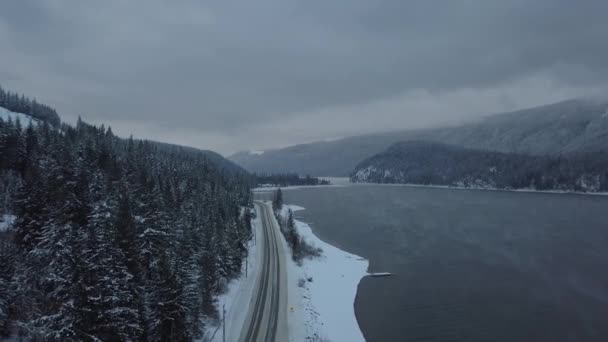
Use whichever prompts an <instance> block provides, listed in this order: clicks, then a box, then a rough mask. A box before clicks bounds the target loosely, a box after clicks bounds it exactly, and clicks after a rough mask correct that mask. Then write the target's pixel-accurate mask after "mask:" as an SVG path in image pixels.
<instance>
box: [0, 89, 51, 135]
mask: <svg viewBox="0 0 608 342" xmlns="http://www.w3.org/2000/svg"><path fill="white" fill-rule="evenodd" d="M0 107H4V108H6V109H8V110H10V111H11V112H15V113H21V114H26V115H29V116H31V117H33V118H35V119H38V120H42V121H46V122H48V123H49V124H50V125H52V126H54V127H58V126H59V124H60V123H61V120H60V119H59V115H58V114H57V112H56V111H55V109H53V108H51V107H49V106H47V105H44V104H41V103H38V102H37V101H36V99H30V98H28V97H26V96H24V95H19V94H18V93H13V92H10V91H6V90H4V89H2V86H0Z"/></svg>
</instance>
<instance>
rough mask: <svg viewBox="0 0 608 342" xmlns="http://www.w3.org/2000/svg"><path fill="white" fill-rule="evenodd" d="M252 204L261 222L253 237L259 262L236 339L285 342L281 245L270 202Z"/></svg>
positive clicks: (286, 332)
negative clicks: (245, 314)
mask: <svg viewBox="0 0 608 342" xmlns="http://www.w3.org/2000/svg"><path fill="white" fill-rule="evenodd" d="M254 205H255V207H256V212H257V214H258V215H259V216H260V218H261V220H262V225H263V229H262V231H263V232H264V233H263V236H258V237H257V238H256V239H257V243H261V244H262V246H261V247H262V248H261V251H262V255H260V257H261V260H262V261H261V265H260V267H261V269H260V271H259V272H258V279H256V285H255V288H254V295H253V296H252V298H251V303H250V305H249V312H248V314H247V317H246V318H245V323H244V324H243V330H242V332H241V336H240V338H239V341H240V342H285V341H288V339H289V334H288V331H287V270H286V260H285V255H286V254H285V245H284V243H283V241H282V240H281V239H283V237H282V236H281V232H280V230H279V226H278V223H277V221H276V219H275V218H274V216H273V214H272V208H271V207H270V205H269V204H268V203H266V202H262V201H255V203H254Z"/></svg>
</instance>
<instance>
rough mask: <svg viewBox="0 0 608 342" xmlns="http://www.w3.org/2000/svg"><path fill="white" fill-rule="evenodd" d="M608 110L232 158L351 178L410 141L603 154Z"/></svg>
mask: <svg viewBox="0 0 608 342" xmlns="http://www.w3.org/2000/svg"><path fill="white" fill-rule="evenodd" d="M607 112H608V101H597V100H586V99H577V100H569V101H564V102H559V103H555V104H551V105H546V106H541V107H535V108H530V109H525V110H520V111H515V112H509V113H502V114H494V115H490V116H487V117H485V118H484V119H482V120H478V121H475V122H471V123H468V124H465V125H462V126H458V127H448V128H436V129H425V130H409V131H406V130H404V131H397V132H388V133H384V134H372V135H362V136H355V137H349V138H344V139H340V140H335V141H330V142H315V143H310V144H302V145H295V146H291V147H287V148H284V149H277V150H266V151H265V152H264V153H263V154H261V155H257V154H252V153H249V152H239V153H236V154H234V155H232V156H230V157H229V158H230V159H231V160H232V161H234V162H236V163H237V164H239V165H241V166H242V167H244V168H245V169H247V170H249V171H251V172H258V173H268V172H297V173H300V174H311V175H313V176H347V175H349V174H350V173H351V171H352V170H353V169H354V168H355V166H356V165H357V164H358V163H359V162H361V161H362V160H364V159H365V158H368V157H371V156H373V155H374V154H376V153H379V152H381V151H383V150H385V149H387V148H388V147H389V146H390V145H392V144H394V143H396V142H399V141H407V140H427V141H435V142H441V143H447V144H452V145H458V146H463V147H470V148H479V149H487V150H493V151H500V152H518V153H526V154H537V155H542V154H560V153H577V152H590V151H599V150H606V149H608V115H606V113H607Z"/></svg>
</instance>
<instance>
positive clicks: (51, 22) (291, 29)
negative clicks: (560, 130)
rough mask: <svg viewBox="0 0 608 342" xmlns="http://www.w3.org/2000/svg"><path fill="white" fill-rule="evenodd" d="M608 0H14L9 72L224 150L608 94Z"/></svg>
mask: <svg viewBox="0 0 608 342" xmlns="http://www.w3.org/2000/svg"><path fill="white" fill-rule="evenodd" d="M607 13H608V1H605V0H597V1H593V0H589V1H571V0H562V1H548V0H534V1H531V0H508V1H507V0H478V1H473V0H469V1H466V0H462V1H457V0H453V1H447V0H446V1H429V0H421V1H406V0H394V1H381V0H373V1H370V0H297V1H296V0H257V1H255V0H254V1H231V0H217V1H216V0H197V1H194V0H192V1H188V0H177V1H169V0H165V1H163V0H145V1H144V0H129V1H123V0H103V1H82V0H70V1H67V0H64V1H62V0H18V1H3V3H2V5H1V8H0V51H1V52H0V84H1V85H2V86H3V87H4V88H6V89H10V90H14V91H19V92H23V93H26V94H27V95H30V96H35V97H36V98H37V99H38V100H39V101H41V102H44V103H47V104H49V105H51V106H53V107H55V108H56V109H57V111H58V112H59V113H60V115H61V116H62V118H63V119H64V120H66V121H71V120H74V118H75V117H77V116H78V115H80V116H82V117H83V119H84V120H86V121H90V122H93V123H106V124H111V126H112V128H113V129H114V131H115V132H116V133H118V134H121V135H124V136H126V135H129V134H131V133H132V134H133V135H134V136H135V137H141V138H150V139H155V140H160V141H167V142H173V143H179V144H186V145H191V146H196V147H201V148H207V149H212V150H216V151H218V152H220V153H223V154H230V153H232V152H235V151H237V150H243V149H264V148H267V147H280V146H286V145H291V144H296V143H301V142H309V141H313V140H319V139H333V138H337V137H342V136H348V135H353V134H360V133H366V132H378V131H385V130H394V129H400V128H418V127H426V126H430V125H445V124H453V123H458V122H461V121H463V120H471V119H474V118H477V117H479V116H480V115H484V114H489V113H492V112H500V111H506V110H513V109H518V108H523V107H528V106H534V105H540V104H545V103H549V102H554V101H559V100H563V99H568V98H572V97H579V96H586V95H595V94H598V93H602V92H603V91H604V90H605V89H606V85H607V84H608V41H607V38H608V15H607Z"/></svg>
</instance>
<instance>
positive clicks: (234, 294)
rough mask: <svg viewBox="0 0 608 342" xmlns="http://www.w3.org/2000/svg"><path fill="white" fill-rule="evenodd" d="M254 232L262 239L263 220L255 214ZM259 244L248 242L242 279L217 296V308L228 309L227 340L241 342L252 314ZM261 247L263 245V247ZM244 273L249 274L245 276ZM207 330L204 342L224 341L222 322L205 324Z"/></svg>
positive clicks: (253, 221)
mask: <svg viewBox="0 0 608 342" xmlns="http://www.w3.org/2000/svg"><path fill="white" fill-rule="evenodd" d="M252 229H253V231H254V232H255V236H262V235H260V234H263V232H262V221H261V218H260V216H259V215H256V217H255V219H253V220H252ZM258 246H259V245H258V244H256V240H255V239H251V240H250V241H249V242H248V246H247V249H248V250H249V254H248V256H247V264H245V263H243V267H242V269H241V275H240V277H239V278H236V279H233V280H232V281H230V283H228V286H227V289H226V292H225V293H223V294H221V295H220V296H218V298H217V305H216V307H217V308H218V311H219V313H220V318H221V315H222V308H224V307H225V308H226V341H231V342H232V341H238V339H239V336H240V334H241V330H242V328H243V324H244V323H245V318H246V317H247V313H248V312H249V305H250V303H251V302H252V298H254V293H253V290H254V287H255V283H256V282H255V279H257V277H258V270H259V269H260V268H261V265H259V263H260V262H261V260H259V258H258V257H257V256H258V254H259V250H258ZM260 246H261V245H260ZM245 273H247V275H246V276H245ZM205 325H206V331H205V335H204V338H203V339H202V340H201V341H209V342H222V341H223V336H222V333H223V329H222V326H221V320H220V321H206V322H205Z"/></svg>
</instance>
